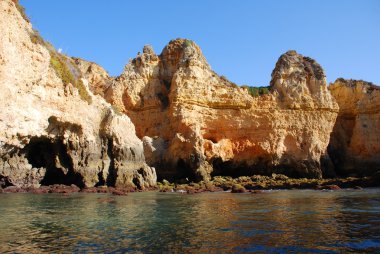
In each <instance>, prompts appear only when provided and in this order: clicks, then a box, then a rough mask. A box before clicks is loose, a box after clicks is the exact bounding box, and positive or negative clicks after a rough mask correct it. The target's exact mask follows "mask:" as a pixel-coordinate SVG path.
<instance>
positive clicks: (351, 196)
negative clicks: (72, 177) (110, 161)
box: [0, 189, 380, 253]
mask: <svg viewBox="0 0 380 254" xmlns="http://www.w3.org/2000/svg"><path fill="white" fill-rule="evenodd" d="M66 252H67V253H125V252H130V253H350V252H351V253H363V252H364V253H380V189H367V190H341V191H333V192H332V191H330V192H323V191H312V190H306V191H305V190H303V191H301V190H289V191H271V192H267V193H264V194H232V193H223V192H221V193H203V194H195V195H186V194H177V193H156V192H147V193H132V194H129V195H128V196H111V195H108V194H80V193H78V194H71V195H68V196H65V195H61V194H43V195H33V194H0V253H66Z"/></svg>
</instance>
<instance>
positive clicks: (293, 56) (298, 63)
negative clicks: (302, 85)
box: [271, 50, 326, 86]
mask: <svg viewBox="0 0 380 254" xmlns="http://www.w3.org/2000/svg"><path fill="white" fill-rule="evenodd" d="M325 77H326V75H325V72H324V70H323V68H322V67H321V66H320V65H319V64H318V63H317V62H316V61H315V60H314V59H312V58H310V57H306V56H303V55H301V54H298V53H297V51H295V50H289V51H287V52H286V53H285V54H283V55H281V56H280V58H279V59H278V61H277V63H276V67H275V68H274V70H273V72H272V80H271V86H273V85H274V84H275V83H276V81H277V80H279V79H291V80H293V81H294V82H295V83H298V82H300V81H301V80H305V81H306V80H310V79H311V78H314V79H315V80H318V81H322V82H323V83H324V84H326V81H325Z"/></svg>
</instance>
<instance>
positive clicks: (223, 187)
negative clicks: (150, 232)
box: [0, 172, 380, 196]
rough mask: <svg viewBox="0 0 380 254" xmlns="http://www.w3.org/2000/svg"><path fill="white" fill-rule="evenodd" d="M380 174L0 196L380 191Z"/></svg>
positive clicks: (44, 189)
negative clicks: (306, 190) (371, 188)
mask: <svg viewBox="0 0 380 254" xmlns="http://www.w3.org/2000/svg"><path fill="white" fill-rule="evenodd" d="M379 183H380V172H377V173H376V174H374V175H373V176H371V177H361V178H358V177H347V178H330V179H307V178H299V179H295V178H289V177H287V176H285V175H281V174H272V176H260V175H253V176H250V177H249V176H242V177H238V178H232V177H229V176H226V177H223V176H217V177H214V178H213V179H212V180H211V181H208V182H204V181H201V182H197V183H194V182H190V183H184V182H182V183H170V182H168V181H167V180H163V181H162V182H158V183H157V187H154V188H146V189H144V190H141V189H138V188H133V187H130V188H114V187H107V186H97V187H87V188H79V187H78V186H76V185H74V184H72V185H62V184H54V185H49V186H41V187H39V188H23V187H16V186H9V187H6V188H4V189H2V188H0V193H32V194H48V193H59V194H64V195H68V194H72V193H108V194H113V195H119V196H121V195H127V194H128V193H133V192H143V191H159V192H175V193H184V194H197V193H203V192H220V191H229V192H231V193H253V194H258V193H262V192H263V191H265V190H290V189H313V190H340V189H363V188H369V187H380V184H379Z"/></svg>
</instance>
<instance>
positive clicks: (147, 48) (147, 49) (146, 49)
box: [143, 45, 156, 55]
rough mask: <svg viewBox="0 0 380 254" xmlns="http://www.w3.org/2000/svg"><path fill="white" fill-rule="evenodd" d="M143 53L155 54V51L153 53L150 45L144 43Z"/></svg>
mask: <svg viewBox="0 0 380 254" xmlns="http://www.w3.org/2000/svg"><path fill="white" fill-rule="evenodd" d="M143 54H148V55H156V53H154V50H153V47H152V45H145V46H144V48H143Z"/></svg>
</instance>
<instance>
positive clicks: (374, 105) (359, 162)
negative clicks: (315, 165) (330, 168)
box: [328, 79, 380, 176]
mask: <svg viewBox="0 0 380 254" xmlns="http://www.w3.org/2000/svg"><path fill="white" fill-rule="evenodd" d="M329 89H330V92H331V94H332V95H333V96H334V97H335V99H336V101H337V102H338V104H339V108H340V110H339V115H338V118H337V121H336V124H335V126H334V131H333V133H332V134H331V142H330V145H329V149H328V150H329V154H330V157H331V159H332V161H333V163H334V165H335V168H336V171H337V172H338V173H339V174H340V175H343V176H347V175H357V176H366V175H372V174H373V173H375V172H377V171H379V170H380V87H379V86H376V85H374V84H372V83H369V82H365V81H362V80H345V79H337V80H336V81H335V82H334V83H333V84H332V85H330V86H329Z"/></svg>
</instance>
